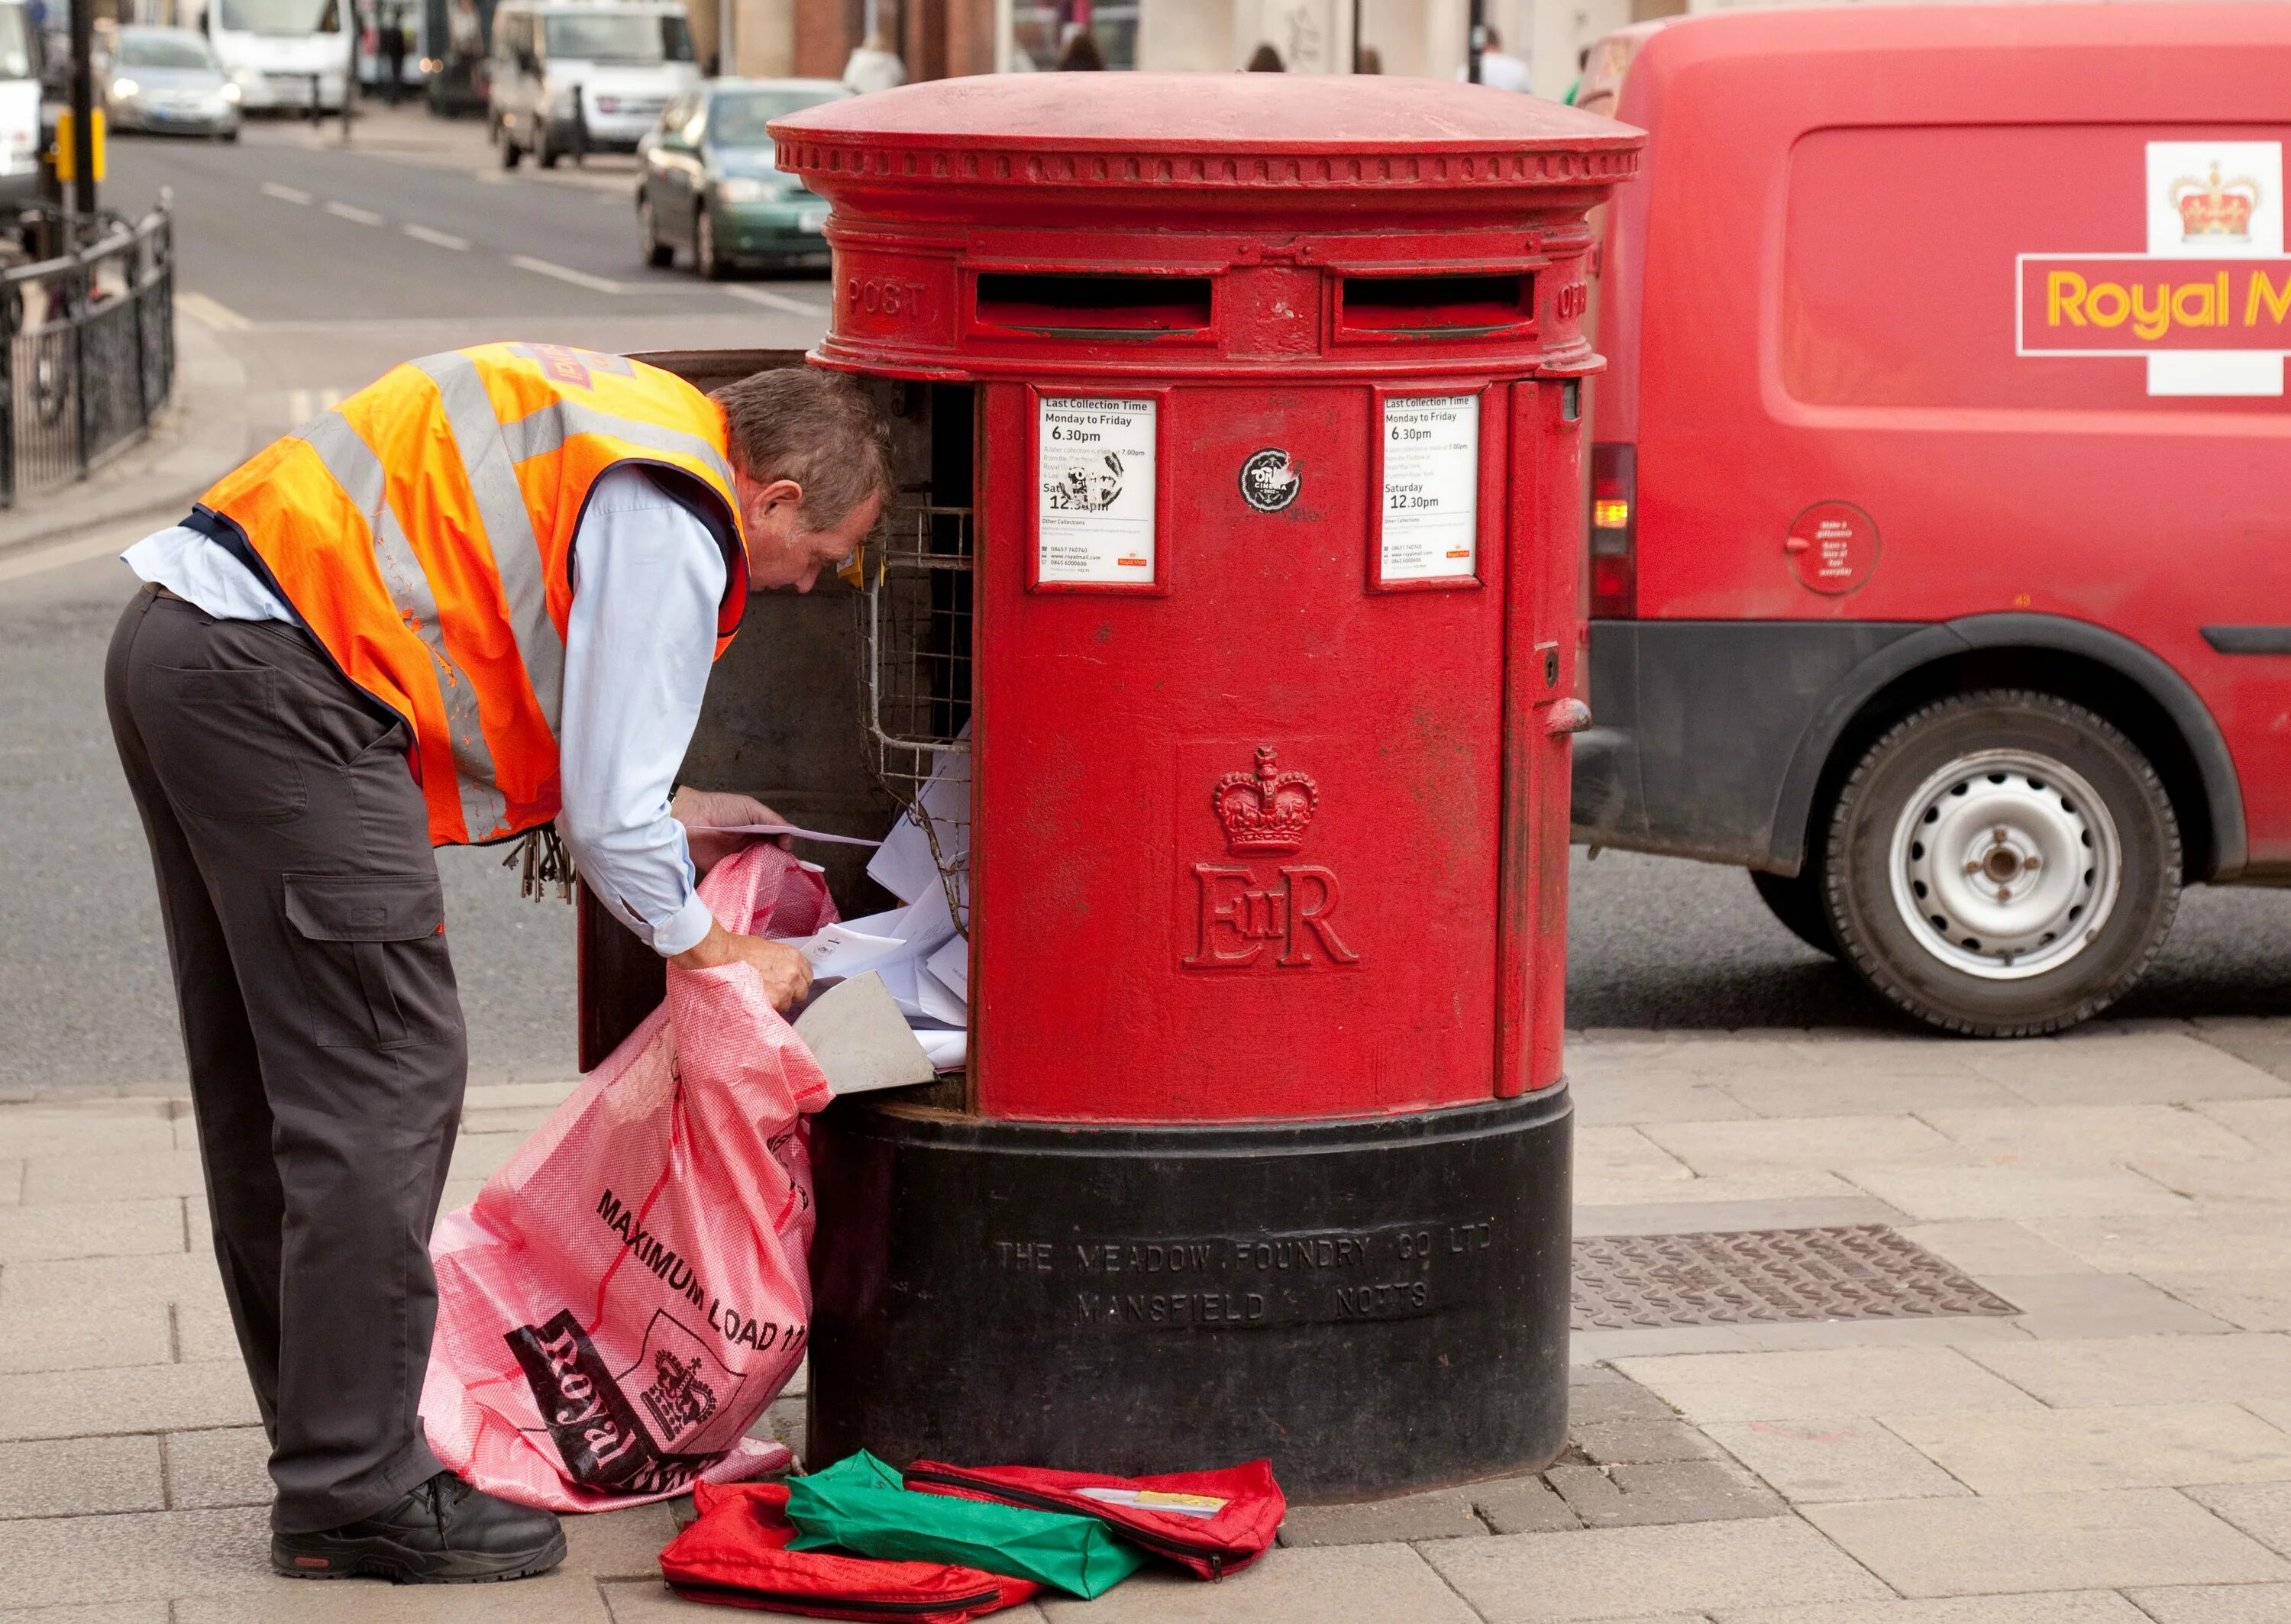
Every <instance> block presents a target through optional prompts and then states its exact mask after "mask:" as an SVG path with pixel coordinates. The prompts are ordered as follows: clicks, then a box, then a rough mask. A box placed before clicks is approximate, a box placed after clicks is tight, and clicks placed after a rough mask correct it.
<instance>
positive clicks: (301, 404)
mask: <svg viewBox="0 0 2291 1624" xmlns="http://www.w3.org/2000/svg"><path fill="white" fill-rule="evenodd" d="M341 404H342V390H338V389H290V390H287V391H286V419H287V421H288V422H291V423H293V425H294V426H295V427H296V428H298V429H299V428H301V426H302V425H303V424H304V423H306V422H309V421H310V420H311V419H312V418H314V417H316V416H317V415H318V414H319V413H321V412H326V411H331V410H333V409H334V407H335V406H340V405H341Z"/></svg>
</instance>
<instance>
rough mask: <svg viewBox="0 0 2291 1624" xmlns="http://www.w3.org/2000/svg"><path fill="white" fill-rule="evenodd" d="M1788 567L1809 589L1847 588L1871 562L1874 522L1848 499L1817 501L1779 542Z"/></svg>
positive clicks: (1860, 580)
mask: <svg viewBox="0 0 2291 1624" xmlns="http://www.w3.org/2000/svg"><path fill="white" fill-rule="evenodd" d="M1782 551H1784V552H1785V553H1787V554H1789V567H1790V573H1791V574H1792V575H1796V576H1797V583H1798V584H1799V585H1800V586H1802V587H1804V588H1805V589H1806V590H1807V591H1811V592H1827V593H1829V594H1830V595H1832V596H1833V597H1834V596H1836V595H1837V594H1839V593H1842V592H1850V591H1853V590H1854V589H1855V588H1857V587H1859V586H1860V585H1861V583H1863V582H1865V581H1867V580H1869V576H1870V575H1871V574H1872V573H1873V572H1874V571H1875V570H1876V569H1877V525H1876V524H1875V523H1874V522H1873V521H1872V520H1871V519H1870V518H1869V515H1868V514H1867V513H1864V512H1863V511H1861V509H1859V508H1857V507H1855V506H1854V505H1853V503H1852V502H1815V503H1814V504H1813V506H1812V507H1810V508H1808V509H1807V510H1806V511H1805V512H1803V513H1801V514H1799V515H1798V516H1797V519H1796V520H1795V521H1794V522H1793V523H1792V524H1791V526H1790V527H1789V538H1788V539H1787V540H1785V541H1784V542H1783V543H1782Z"/></svg>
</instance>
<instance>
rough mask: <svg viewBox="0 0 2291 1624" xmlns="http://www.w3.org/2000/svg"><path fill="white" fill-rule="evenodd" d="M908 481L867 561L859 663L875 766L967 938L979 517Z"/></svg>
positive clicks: (870, 757)
mask: <svg viewBox="0 0 2291 1624" xmlns="http://www.w3.org/2000/svg"><path fill="white" fill-rule="evenodd" d="M931 494H932V493H931V492H930V491H929V490H928V488H917V487H912V486H903V487H902V488H901V490H900V492H899V505H898V506H897V507H896V508H895V509H894V510H893V511H892V512H891V514H890V517H889V518H888V519H886V520H885V521H884V524H883V527H882V536H881V540H880V545H878V546H875V547H872V548H871V549H870V551H871V552H872V554H873V555H874V556H873V557H872V558H870V559H868V561H867V586H866V593H865V596H864V599H863V602H862V607H861V609H860V615H861V624H862V627H863V628H864V633H865V637H866V645H867V650H866V659H865V661H864V663H863V664H862V666H861V668H860V681H861V683H862V684H863V685H864V692H863V693H862V695H861V696H860V697H861V703H863V705H864V710H865V715H866V719H867V749H868V757H869V765H870V766H871V767H872V769H873V771H874V774H875V776H876V778H877V780H878V781H879V782H880V784H882V786H883V789H884V791H885V792H887V793H888V794H889V795H890V796H891V798H892V799H893V800H896V801H897V802H898V803H899V805H900V806H901V807H902V808H904V815H905V816H907V817H909V818H911V819H912V820H913V821H914V823H915V824H917V825H918V826H919V827H920V829H921V830H922V832H923V833H924V834H925V835H926V836H927V837H928V840H929V842H930V849H931V856H932V857H933V859H934V860H935V861H936V863H937V864H938V870H939V878H940V883H941V884H943V885H944V886H945V888H946V899H947V905H948V907H949V908H951V909H952V910H953V913H954V918H955V923H956V926H957V928H958V929H961V930H962V931H963V933H964V934H965V935H966V936H968V935H969V884H968V880H967V878H966V875H967V873H968V870H969V862H970V631H971V619H970V590H971V578H970V566H971V511H970V510H969V508H967V507H953V506H949V505H946V504H944V503H938V502H932V501H931V500H930V496H931Z"/></svg>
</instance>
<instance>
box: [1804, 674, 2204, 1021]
mask: <svg viewBox="0 0 2291 1624" xmlns="http://www.w3.org/2000/svg"><path fill="white" fill-rule="evenodd" d="M1824 858H1825V861H1824V863H1823V865H1822V867H1823V874H1824V883H1823V890H1824V900H1825V902H1826V904H1827V906H1826V911H1827V912H1828V914H1829V923H1830V926H1831V928H1832V929H1834V930H1835V931H1836V932H1837V942H1838V946H1839V948H1840V949H1841V950H1842V952H1841V956H1842V957H1843V958H1844V959H1845V962H1846V963H1847V964H1848V965H1850V966H1851V967H1852V968H1853V969H1854V971H1855V972H1856V973H1857V974H1859V975H1860V976H1861V977H1862V979H1863V980H1865V981H1867V982H1868V983H1869V985H1870V986H1872V987H1873V988H1875V989H1876V990H1877V992H1878V993H1882V994H1883V995H1884V996H1885V998H1886V999H1888V1000H1890V1001H1892V1002H1893V1004H1895V1005H1896V1006H1898V1007H1899V1008H1901V1009H1903V1010H1905V1011H1907V1012H1908V1013H1909V1014H1910V1015H1913V1016H1915V1017H1917V1018H1918V1019H1919V1020H1921V1021H1925V1022H1926V1023H1928V1024H1929V1025H1934V1026H1938V1027H1941V1029H1943V1030H1944V1031H1949V1032H1956V1033H1964V1034H1965V1035H1967V1036H1971V1037H2029V1036H2035V1035H2038V1034H2040V1033H2048V1032H2058V1031H2061V1030H2062V1029H2063V1028H2065V1027H2069V1026H2073V1025H2076V1024H2077V1023H2078V1022H2079V1021H2083V1020H2086V1019H2089V1018H2090V1017H2093V1016H2094V1015H2096V1014H2098V1013H2099V1012H2100V1011H2101V1010H2102V1009H2106V1008H2107V1007H2108V1006H2109V1005H2110V1004H2111V1003H2113V1002H2114V1001H2116V1000H2117V999H2118V998H2120V997H2121V996H2123V994H2124V993H2125V992H2126V990H2127V989H2129V988H2130V987H2131V985H2133V983H2134V982H2136V981H2137V980H2139V979H2140V977H2141V976H2142V974H2144V973H2145V972H2146V970H2147V969H2148V966H2149V964H2150V961H2152V960H2153V959H2154V958H2155V956H2156V953H2157V950H2158V948H2159V947H2161V946H2162V945H2163V942H2164V937H2165V934H2166V932H2167V931H2168V930H2169V929H2171V925H2172V919H2173V916H2174V914H2175V913H2176V912H2178V910H2179V904H2180V872H2181V846H2180V827H2179V822H2178V820H2177V819H2176V818H2175V817H2174V815H2173V811H2172V803H2171V800H2170V799H2169V797H2167V796H2166V794H2165V792H2164V785H2163V783H2162V781H2161V780H2160V779H2159V778H2158V777H2157V776H2156V771H2155V768H2153V767H2152V766H2150V763H2149V761H2148V759H2147V758H2146V757H2145V756H2144V755H2142V753H2141V752H2140V750H2139V749H2138V747H2137V746H2135V745H2134V744H2133V743H2132V741H2131V740H2130V739H2128V738H2126V736H2124V735H2123V734H2122V733H2121V732H2119V731H2118V729H2117V728H2115V727H2114V726H2113V725H2112V724H2110V722H2109V721H2107V720H2105V719H2103V718H2102V717H2101V716H2099V715H2097V714H2095V713H2094V712H2091V711H2089V710H2086V708H2085V707H2084V706H2082V705H2079V704H2074V703H2070V702H2069V701H2067V700H2064V699H2060V698H2057V697H2055V696H2054V695H2049V694H2038V693H2031V692H2027V691H2022V690H2018V689H2002V688H1999V689H1989V690H1984V691H1982V692H1978V693H1972V694H1962V695H1955V696H1953V697H1950V698H1948V699H1943V700H1940V701H1937V702H1935V703H1932V704H1929V705H1926V706H1925V707H1924V708H1922V709H1921V710H1918V711H1917V712H1914V713H1912V714H1911V715H1909V716H1907V717H1905V718H1903V719H1902V720H1901V721H1899V722H1897V723H1895V724H1894V725H1893V727H1892V728H1889V729H1887V730H1886V732H1885V735H1884V736H1882V737H1880V738H1879V739H1878V740H1877V742H1876V743H1875V744H1871V745H1870V746H1869V750H1868V751H1867V752H1865V753H1864V754H1863V755H1862V757H1861V760H1860V761H1859V762H1858V763H1857V764H1856V765H1855V767H1854V768H1853V773H1852V774H1851V776H1848V777H1847V779H1846V781H1845V787H1844V789H1843V790H1842V791H1841V792H1839V795H1838V799H1837V804H1836V807H1835V808H1834V810H1833V811H1832V813H1831V816H1830V820H1829V836H1828V841H1827V848H1826V850H1825V853H1824Z"/></svg>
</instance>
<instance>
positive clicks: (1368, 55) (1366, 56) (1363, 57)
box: [1353, 45, 1384, 73]
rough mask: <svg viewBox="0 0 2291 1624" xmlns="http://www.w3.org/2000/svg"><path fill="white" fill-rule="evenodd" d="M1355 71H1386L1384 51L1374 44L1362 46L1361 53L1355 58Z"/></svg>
mask: <svg viewBox="0 0 2291 1624" xmlns="http://www.w3.org/2000/svg"><path fill="white" fill-rule="evenodd" d="M1353 71H1354V72H1355V73H1382V72H1383V71H1384V52H1381V51H1379V50H1378V49H1377V48H1376V47H1375V46H1374V45H1363V46H1362V47H1361V48H1360V54H1359V55H1358V56H1357V57H1355V58H1354V59H1353Z"/></svg>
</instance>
